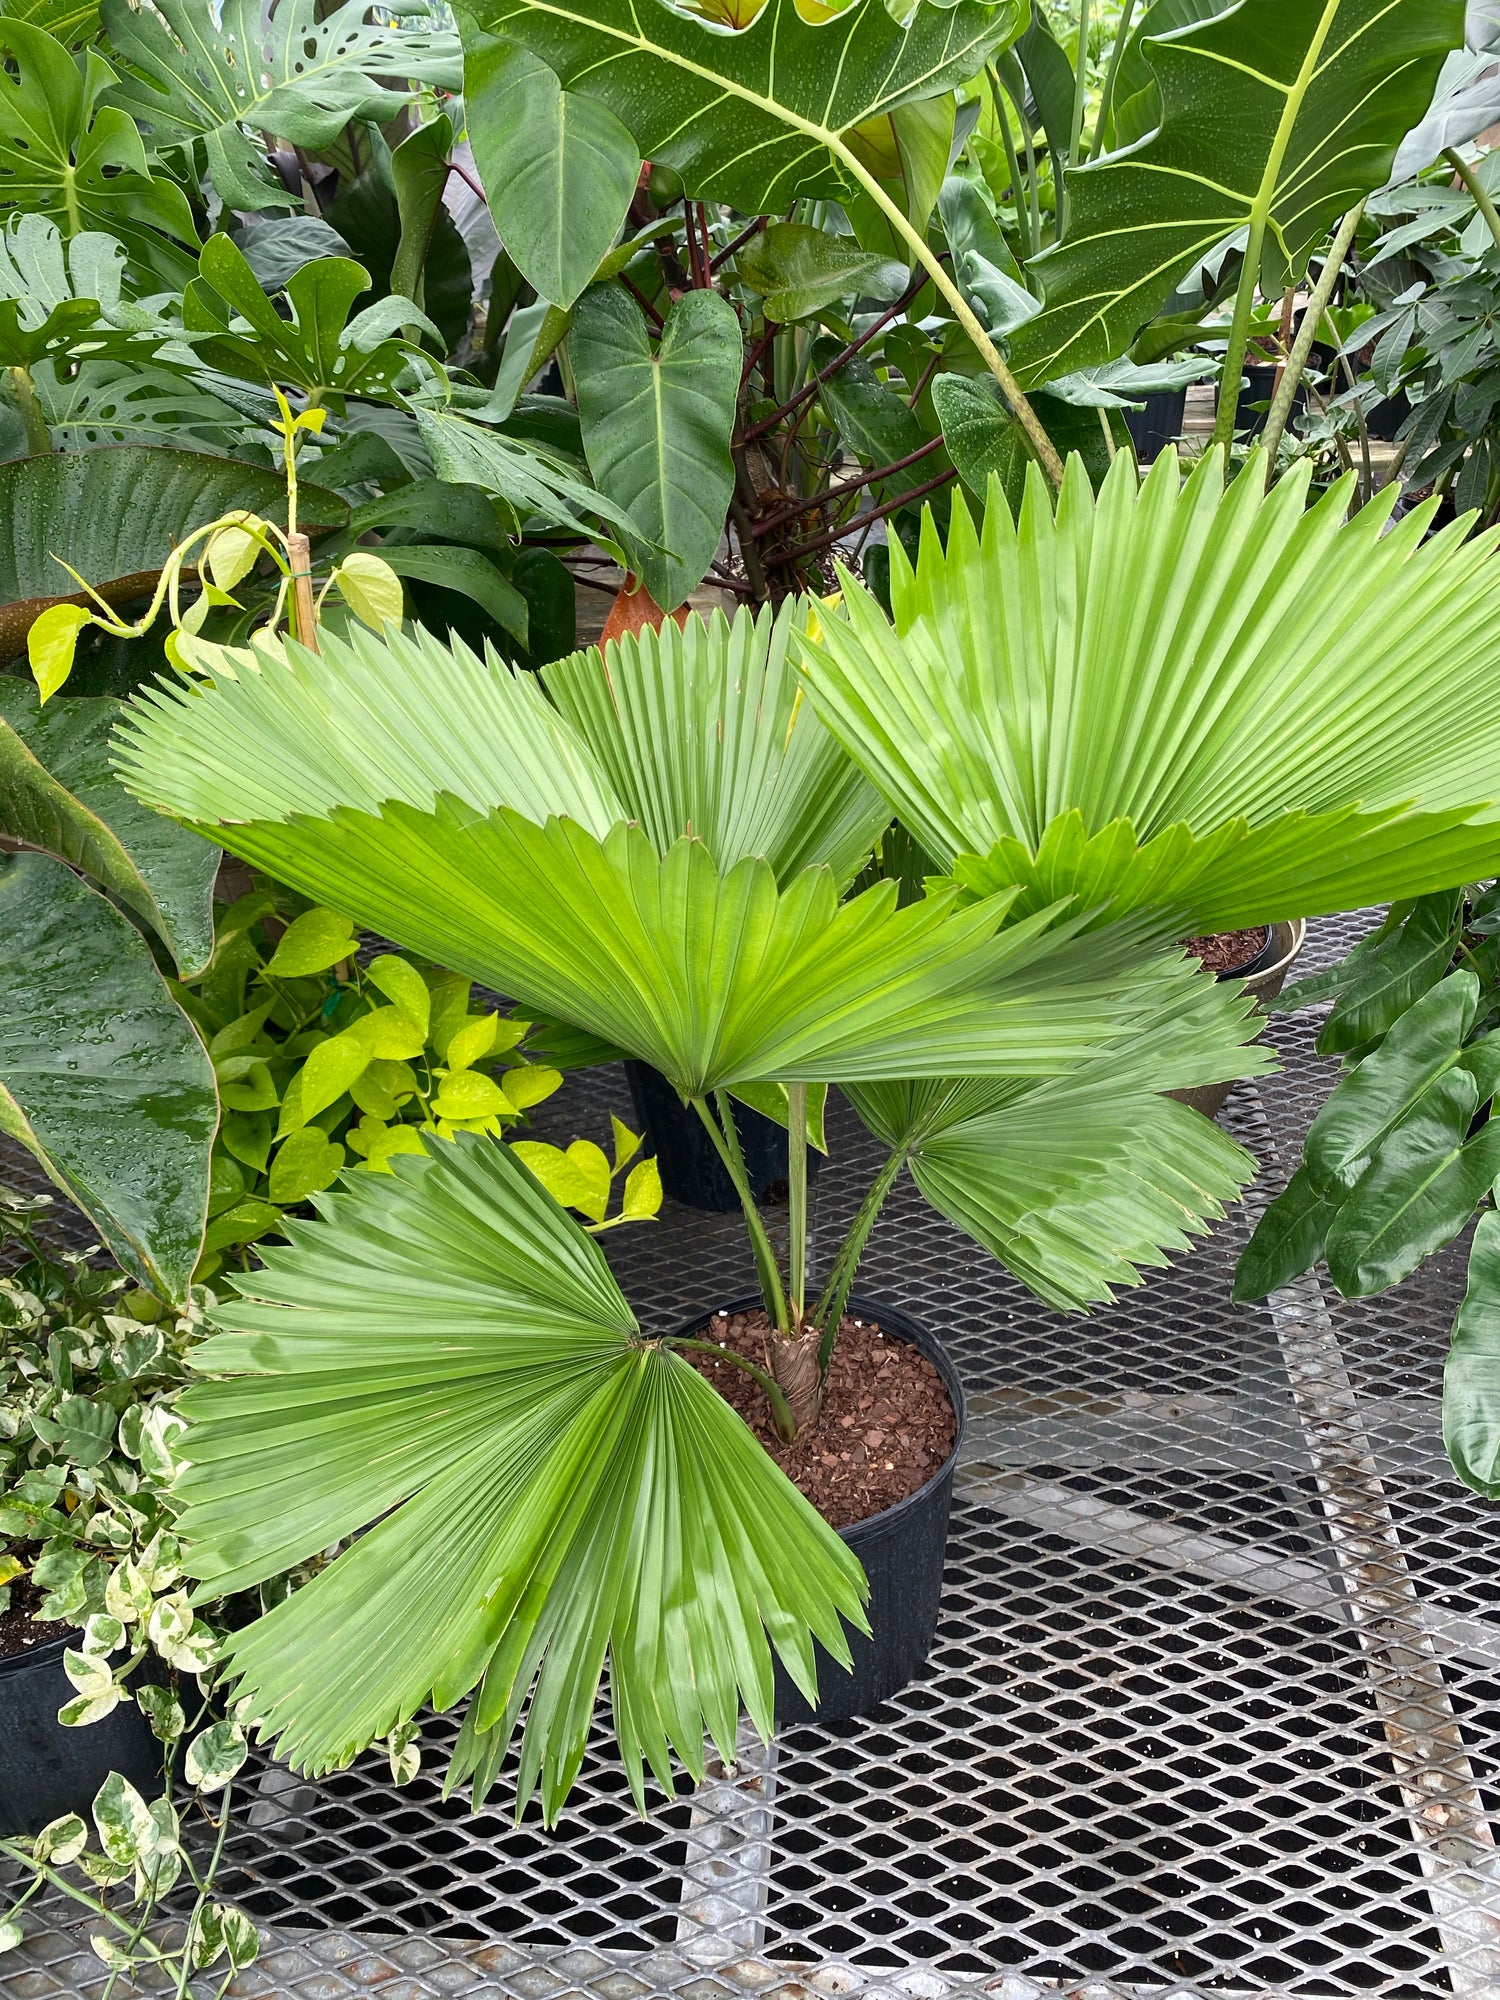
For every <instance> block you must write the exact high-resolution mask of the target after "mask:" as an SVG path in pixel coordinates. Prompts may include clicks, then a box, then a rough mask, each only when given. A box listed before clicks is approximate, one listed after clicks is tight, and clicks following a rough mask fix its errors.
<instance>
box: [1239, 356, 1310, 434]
mask: <svg viewBox="0 0 1500 2000" xmlns="http://www.w3.org/2000/svg"><path fill="white" fill-rule="evenodd" d="M1245 376H1246V383H1245V387H1244V388H1243V389H1241V391H1240V399H1239V402H1238V403H1237V404H1236V405H1235V412H1234V427H1235V430H1236V431H1237V432H1239V433H1242V434H1243V433H1244V432H1246V431H1248V432H1249V434H1250V436H1251V437H1259V436H1260V434H1261V432H1262V431H1263V430H1264V429H1265V427H1266V419H1267V418H1268V417H1269V416H1270V414H1271V398H1272V396H1273V395H1274V394H1275V392H1276V364H1275V362H1274V361H1247V362H1246V364H1245ZM1257 403H1261V404H1264V406H1265V407H1264V408H1263V409H1259V410H1258V409H1256V408H1255V405H1256V404H1257ZM1306 407H1307V390H1306V386H1305V385H1304V384H1303V383H1301V382H1299V383H1298V384H1297V393H1296V395H1295V396H1294V397H1293V398H1292V409H1293V410H1294V411H1296V410H1303V409H1306Z"/></svg>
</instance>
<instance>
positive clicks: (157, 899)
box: [0, 675, 219, 979]
mask: <svg viewBox="0 0 1500 2000" xmlns="http://www.w3.org/2000/svg"><path fill="white" fill-rule="evenodd" d="M122 713H123V710H122V706H121V704H120V703H119V702H116V701H110V700H108V699H105V698H102V697H101V698H88V699H84V700H68V699H66V698H64V697H59V698H57V699H54V700H53V701H51V702H49V703H48V704H47V706H46V707H45V708H43V707H42V706H41V704H40V703H39V702H38V700H37V696H36V690H35V689H34V688H32V687H30V686H29V685H28V684H27V683H26V682H25V681H23V680H21V679H19V678H16V677H12V676H9V675H0V832H4V833H7V834H9V835H10V836H11V837H12V838H13V839H15V840H20V841H23V842H25V844H26V845H27V846H28V847H37V848H44V849H45V850H46V851H47V852H48V853H51V854H56V855H58V856H59V857H60V858H61V859H62V860H64V861H69V862H71V863H72V864H73V866H74V867H75V868H80V869H82V870H83V872H84V874H85V875H87V876H89V877H90V878H91V879H92V880H93V881H95V882H98V883H99V884H100V885H101V886H102V887H104V888H105V889H107V890H109V892H110V893H111V894H112V895H114V896H117V897H118V898H119V899H120V901H121V902H122V903H124V904H125V905H126V907H127V908H128V909H130V910H133V911H134V912H135V914H136V915H137V916H139V917H141V918H143V919H144V920H145V921H146V922H147V923H148V924H150V925H151V927H152V928H153V929H154V930H155V931H157V932H158V933H159V935H160V936H161V937H162V939H163V940H164V941H165V943H166V944H167V946H168V947H169V949H170V950H171V953H172V956H173V957H174V958H175V959H176V961H177V969H178V971H179V972H180V973H181V975H182V977H183V978H184V979H191V978H193V977H194V976H195V975H196V974H198V973H200V972H201V971H202V970H203V968H204V967H205V966H206V965H207V964H208V961H209V959H210V958H211V957H212V955H213V948H214V926H213V888H214V875H215V872H216V870H217V868H218V862H219V851H218V849H217V848H216V847H213V846H211V845H210V843H209V842H208V841H206V840H203V839H200V837H199V836H198V835H197V834H195V833H189V832H187V831H186V830H185V829H184V828H182V827H180V826H178V825H177V823H176V822H175V821H174V820H170V819H166V818H164V817H163V816H162V814H160V813H155V812H152V811H151V810H150V809H149V808H148V807H144V806H142V805H141V804H140V803H139V801H137V800H136V799H133V798H132V797H131V796H130V794H129V792H127V791H126V789H125V787H124V786H123V785H122V784H121V783H120V781H119V779H118V778H117V777H116V776H115V774H114V772H113V771H112V770H111V769H110V762H109V740H110V736H111V734H112V733H113V730H114V726H115V723H116V722H117V721H118V720H119V718H120V715H121V714H122Z"/></svg>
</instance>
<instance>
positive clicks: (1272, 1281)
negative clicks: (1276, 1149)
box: [1234, 1167, 1343, 1304]
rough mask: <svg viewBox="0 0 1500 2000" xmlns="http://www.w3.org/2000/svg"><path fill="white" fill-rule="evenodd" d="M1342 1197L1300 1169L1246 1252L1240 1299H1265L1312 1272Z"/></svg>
mask: <svg viewBox="0 0 1500 2000" xmlns="http://www.w3.org/2000/svg"><path fill="white" fill-rule="evenodd" d="M1342 1199H1343V1196H1342V1193H1340V1194H1339V1195H1338V1197H1337V1198H1336V1199H1335V1198H1333V1197H1330V1196H1329V1195H1326V1194H1320V1193H1319V1192H1318V1190H1317V1188H1315V1187H1314V1186H1313V1183H1312V1178H1311V1176H1310V1175H1309V1173H1308V1171H1307V1169H1306V1167H1298V1169H1297V1171H1296V1173H1294V1174H1293V1175H1292V1178H1291V1179H1290V1180H1289V1181H1288V1182H1287V1184H1286V1187H1285V1188H1284V1189H1283V1190H1282V1192H1281V1193H1280V1194H1279V1195H1278V1196H1277V1197H1276V1199H1275V1201H1273V1202H1272V1203H1271V1205H1270V1207H1269V1208H1268V1209H1267V1210H1266V1211H1265V1213H1264V1215H1262V1216H1261V1218H1260V1221H1259V1222H1258V1223H1257V1224H1256V1225H1255V1234H1254V1235H1253V1236H1252V1237H1251V1238H1250V1241H1249V1242H1248V1243H1247V1244H1246V1245H1245V1248H1244V1249H1243V1251H1241V1253H1240V1260H1239V1262H1238V1264H1236V1266H1235V1270H1234V1297H1235V1298H1236V1299H1237V1300H1238V1301H1239V1302H1240V1303H1242V1304H1243V1303H1245V1302H1246V1301H1248V1300H1250V1299H1263V1298H1265V1297H1267V1296H1268V1294H1270V1293H1271V1292H1274V1291H1278V1290H1279V1289H1280V1288H1281V1286H1283V1285H1289V1284H1290V1283H1291V1282H1292V1280H1293V1279H1294V1278H1300V1277H1301V1276H1302V1274H1303V1272H1304V1271H1310V1270H1311V1269H1312V1267H1313V1265H1314V1264H1316V1263H1317V1261H1318V1259H1319V1258H1320V1257H1321V1256H1322V1254H1323V1244H1324V1242H1325V1240H1326V1239H1327V1236H1328V1225H1329V1224H1330V1223H1331V1222H1332V1220H1333V1218H1334V1216H1335V1215H1336V1214H1337V1213H1338V1207H1339V1202H1340V1201H1341V1200H1342Z"/></svg>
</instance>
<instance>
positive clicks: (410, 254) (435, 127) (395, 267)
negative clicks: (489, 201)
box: [391, 112, 453, 307]
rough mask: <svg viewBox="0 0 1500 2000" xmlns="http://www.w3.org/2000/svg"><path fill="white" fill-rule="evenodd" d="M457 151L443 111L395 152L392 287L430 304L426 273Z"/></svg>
mask: <svg viewBox="0 0 1500 2000" xmlns="http://www.w3.org/2000/svg"><path fill="white" fill-rule="evenodd" d="M452 150H453V122H452V120H451V119H450V118H449V117H448V116H447V114H446V113H444V112H440V113H439V115H438V116H437V117H436V118H433V119H430V120H429V121H428V123H427V124H425V125H419V126H418V127H417V129H416V130H415V131H414V132H408V134H407V135H406V137H405V138H404V139H403V140H402V141H401V144H400V145H399V146H398V147H397V148H396V150H395V151H394V152H393V153H392V154H391V177H392V180H393V181H394V183H395V189H396V213H397V215H398V217H399V219H400V224H401V234H400V236H399V238H398V240H397V244H396V255H395V258H394V260H393V262H392V264H391V290H392V291H393V292H396V293H399V294H400V296H401V297H402V298H406V299H415V300H416V302H417V304H418V305H419V306H424V307H425V306H426V303H427V294H426V288H425V273H426V269H427V256H428V252H429V250H430V249H431V248H432V245H433V242H434V239H435V235H436V231H437V226H438V221H439V218H440V217H441V215H442V213H443V190H444V188H446V186H447V185H448V156H449V154H450V153H451V152H452Z"/></svg>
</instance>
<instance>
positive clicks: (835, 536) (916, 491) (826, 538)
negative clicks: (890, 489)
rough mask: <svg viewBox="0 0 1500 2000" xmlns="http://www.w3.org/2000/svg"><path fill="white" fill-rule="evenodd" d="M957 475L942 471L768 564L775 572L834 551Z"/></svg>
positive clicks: (771, 560)
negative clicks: (848, 537) (848, 538)
mask: <svg viewBox="0 0 1500 2000" xmlns="http://www.w3.org/2000/svg"><path fill="white" fill-rule="evenodd" d="M957 477H958V474H957V473H956V472H954V471H953V470H952V469H951V468H950V469H949V470H948V471H947V472H940V473H939V474H938V476H937V478H936V479H929V480H928V481H927V483H926V485H925V486H914V487H913V488H912V489H911V491H910V492H909V493H901V494H898V495H897V497H896V498H895V499H894V500H887V501H886V502H885V504H884V505H883V506H880V507H872V508H871V509H870V511H869V513H868V514H861V515H860V516H859V518H858V520H857V521H846V522H845V523H844V525H843V527H842V528H834V529H832V530H831V531H830V532H829V533H828V534H826V535H820V536H819V537H818V539H817V540H816V541H815V542H804V543H803V544H802V546H801V547H800V548H796V549H787V550H785V551H784V552H783V553H782V554H781V555H775V554H772V555H768V556H767V557H766V558H765V561H766V562H767V563H768V564H770V565H771V566H772V567H773V568H775V569H784V568H785V567H786V566H787V564H788V563H794V562H801V561H802V560H803V559H804V558H805V557H807V556H816V555H821V554H822V552H823V551H824V549H831V548H832V547H833V545H834V543H835V542H841V541H842V540H843V539H844V537H845V536H846V535H848V534H852V533H853V532H854V530H855V528H856V527H859V528H867V527H869V526H870V525H871V523H873V522H875V521H883V520H884V519H885V517H886V515H887V514H895V513H898V512H899V511H900V509H901V508H903V507H909V506H910V505H911V503H912V501H913V500H920V499H921V498H922V497H923V495H924V494H927V493H935V492H936V491H937V489H938V488H939V487H940V486H946V485H947V484H948V483H949V481H950V480H954V479H957Z"/></svg>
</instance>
